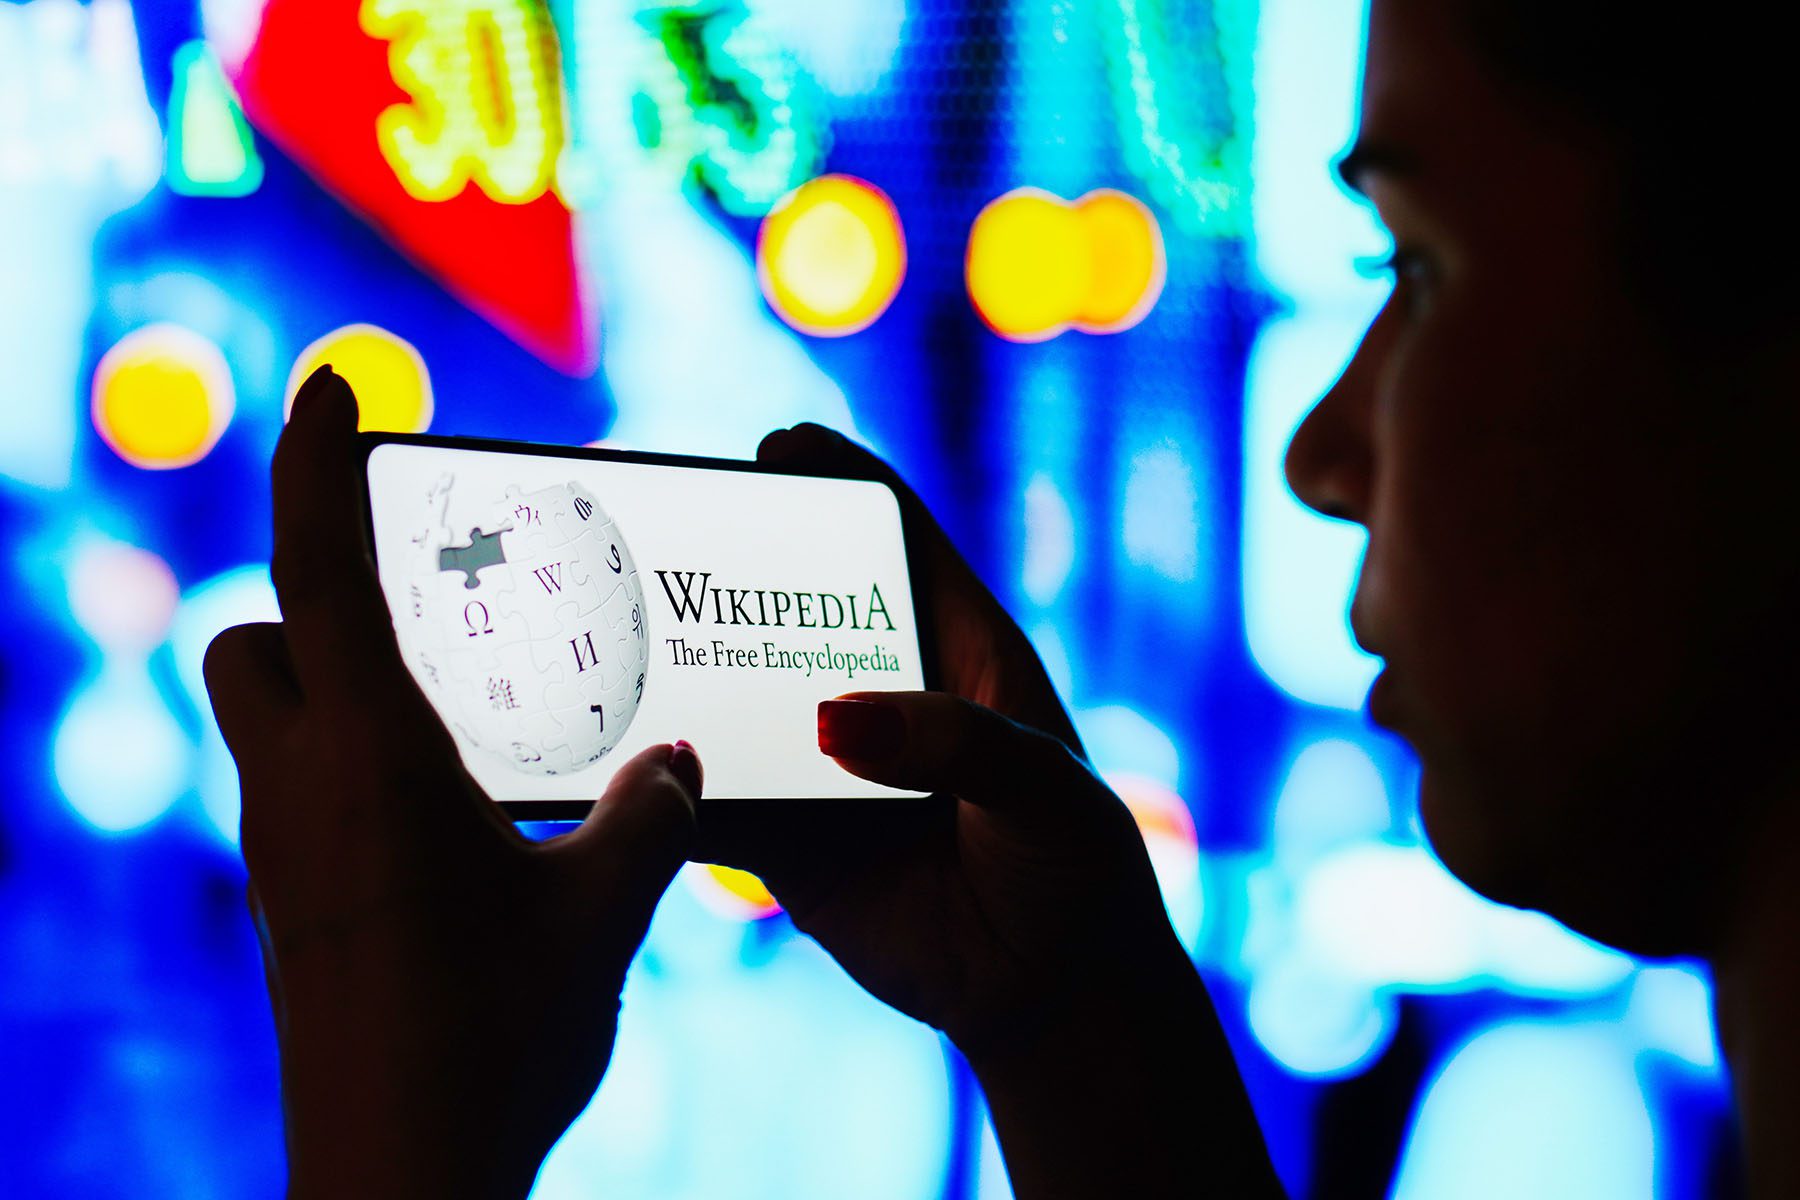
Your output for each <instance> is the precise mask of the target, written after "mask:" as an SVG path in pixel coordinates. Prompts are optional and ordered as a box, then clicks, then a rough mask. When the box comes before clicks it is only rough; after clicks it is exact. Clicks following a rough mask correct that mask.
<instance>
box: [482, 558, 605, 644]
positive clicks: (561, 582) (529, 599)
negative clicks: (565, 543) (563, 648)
mask: <svg viewBox="0 0 1800 1200" xmlns="http://www.w3.org/2000/svg"><path fill="white" fill-rule="evenodd" d="M578 575H579V576H581V577H579V578H578V577H577V576H578ZM601 597H602V592H601V590H600V588H599V587H598V586H596V584H595V582H594V580H593V579H592V578H591V577H589V576H586V575H585V573H581V572H578V571H577V570H576V563H575V561H574V560H573V559H572V558H571V557H570V556H569V555H568V554H567V553H563V552H558V551H555V550H552V551H550V552H549V553H547V554H546V555H545V556H544V557H543V558H541V559H535V560H530V561H526V562H522V563H516V564H514V565H513V583H512V587H511V589H510V592H509V594H508V595H507V597H506V600H505V602H504V604H503V605H502V610H503V611H505V612H507V613H509V614H510V613H516V614H518V615H519V616H520V617H521V618H522V619H523V620H524V621H525V622H526V624H527V625H528V626H529V627H530V629H531V636H532V637H537V638H548V637H555V636H556V635H558V634H559V633H561V632H562V631H563V630H564V629H566V628H568V627H569V624H570V622H571V620H572V619H579V618H581V617H585V616H586V615H588V614H589V613H591V612H593V611H594V610H595V609H597V608H599V607H600V601H601ZM571 614H573V616H572V617H571Z"/></svg>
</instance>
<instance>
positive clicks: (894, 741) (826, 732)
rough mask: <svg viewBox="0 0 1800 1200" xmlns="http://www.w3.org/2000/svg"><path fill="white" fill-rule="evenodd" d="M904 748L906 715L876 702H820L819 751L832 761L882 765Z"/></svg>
mask: <svg viewBox="0 0 1800 1200" xmlns="http://www.w3.org/2000/svg"><path fill="white" fill-rule="evenodd" d="M905 746H906V715H905V714H904V713H902V712H901V711H900V710H899V709H897V708H895V707H894V706H893V705H891V704H884V703H882V702H881V701H879V700H821V701H819V749H820V750H821V751H823V752H824V753H826V754H829V755H830V756H831V757H832V758H855V759H860V760H862V761H863V762H881V761H883V760H885V759H890V758H892V757H894V756H895V755H896V754H898V753H900V751H901V750H902V749H904V748H905Z"/></svg>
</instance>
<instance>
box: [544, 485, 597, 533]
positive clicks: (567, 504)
mask: <svg viewBox="0 0 1800 1200" xmlns="http://www.w3.org/2000/svg"><path fill="white" fill-rule="evenodd" d="M554 490H555V491H556V492H557V493H558V494H559V501H560V502H559V503H558V504H557V506H556V510H555V512H554V513H553V514H552V517H551V519H552V520H553V521H554V522H555V523H556V528H557V530H558V532H560V533H561V535H562V540H563V541H565V542H573V541H577V540H578V539H580V537H581V535H582V534H584V533H587V532H588V531H589V530H591V529H593V528H595V527H596V526H599V525H601V524H605V525H608V526H610V525H611V524H612V521H611V519H610V518H608V517H607V515H606V511H605V510H604V509H602V508H601V507H600V502H599V501H597V500H595V499H594V496H593V493H592V492H590V491H588V490H587V489H586V488H584V487H582V486H581V485H580V484H579V483H576V482H575V481H574V480H572V479H571V480H570V481H569V482H568V483H567V484H566V485H564V486H562V487H559V488H556V489H554Z"/></svg>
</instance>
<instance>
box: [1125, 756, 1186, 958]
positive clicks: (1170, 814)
mask: <svg viewBox="0 0 1800 1200" xmlns="http://www.w3.org/2000/svg"><path fill="white" fill-rule="evenodd" d="M1106 782H1107V783H1109V784H1111V785H1112V789H1113V791H1115V792H1117V793H1118V796H1119V799H1121V800H1123V801H1124V802H1125V807H1126V808H1127V809H1128V810H1130V812H1131V816H1132V819H1133V820H1134V821H1136V822H1137V827H1138V832H1139V833H1141V834H1142V835H1143V837H1144V848H1145V849H1146V850H1148V851H1149V853H1150V866H1151V869H1152V870H1154V871H1155V872H1156V883H1157V886H1158V887H1160V888H1161V889H1162V894H1163V905H1164V907H1166V908H1167V909H1168V910H1169V922H1170V924H1172V925H1173V926H1174V927H1175V933H1176V935H1177V936H1179V937H1180V938H1181V942H1182V945H1184V946H1186V947H1187V948H1188V952H1189V953H1190V954H1191V953H1193V951H1194V949H1195V947H1196V946H1197V945H1198V944H1199V940H1200V934H1201V931H1202V929H1203V928H1204V926H1205V920H1206V901H1205V892H1204V890H1203V888H1202V886H1201V879H1200V841H1199V838H1198V836H1197V834H1196V832H1195V829H1194V818H1193V814H1191V813H1190V812H1188V806H1187V802H1186V801H1184V800H1183V799H1182V798H1181V797H1180V796H1179V795H1177V794H1176V793H1175V792H1174V791H1172V790H1171V789H1169V788H1166V787H1164V786H1163V785H1162V784H1160V783H1158V782H1156V781H1155V780H1154V779H1147V778H1145V777H1144V776H1142V775H1135V774H1131V773H1128V772H1111V773H1108V775H1107V776H1106Z"/></svg>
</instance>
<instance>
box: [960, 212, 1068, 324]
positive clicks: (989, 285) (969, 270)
mask: <svg viewBox="0 0 1800 1200" xmlns="http://www.w3.org/2000/svg"><path fill="white" fill-rule="evenodd" d="M964 269H965V273H966V276H967V279H968V285H969V299H970V300H972V301H974V303H975V311H976V312H978V313H980V314H981V319H982V320H983V321H986V322H987V325H988V328H989V329H992V330H993V331H994V332H995V333H997V334H999V335H1000V336H1001V337H1003V338H1007V339H1008V340H1010V341H1015V342H1041V341H1043V340H1044V339H1045V338H1052V337H1055V336H1056V335H1057V334H1059V333H1061V332H1062V331H1063V330H1065V329H1067V328H1068V327H1069V325H1070V324H1071V323H1072V322H1073V321H1074V320H1075V315H1076V313H1077V312H1078V311H1079V310H1080V307H1081V304H1082V302H1083V301H1084V300H1085V299H1086V297H1087V293H1088V288H1089V285H1090V282H1091V277H1092V273H1093V264H1092V263H1091V262H1090V261H1089V258H1088V253H1087V238H1086V233H1085V231H1084V230H1083V228H1082V224H1081V221H1080V219H1079V218H1078V217H1076V215H1075V212H1074V210H1073V209H1071V208H1070V207H1069V204H1068V202H1067V201H1066V200H1063V199H1062V198H1061V197H1058V196H1053V195H1051V194H1050V193H1049V192H1045V191H1041V190H1039V189H1037V188H1019V189H1017V190H1015V191H1011V192H1008V193H1006V195H1004V196H1001V197H1000V198H999V199H997V200H995V201H993V202H992V203H990V204H989V205H988V206H987V207H986V208H984V209H982V210H981V212H980V214H979V215H978V216H977V217H976V218H975V225H974V227H973V228H971V229H970V230H969V253H968V257H967V259H966V260H965V262H964Z"/></svg>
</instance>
